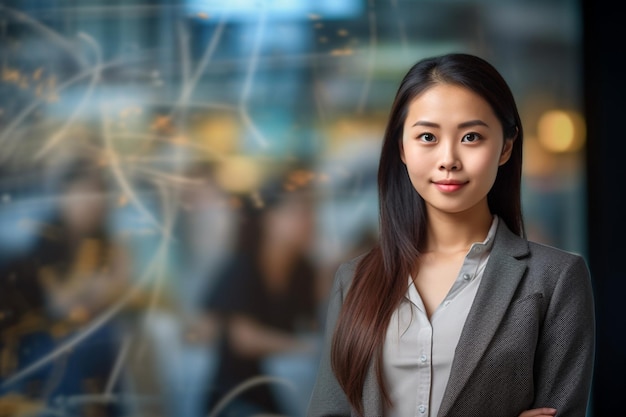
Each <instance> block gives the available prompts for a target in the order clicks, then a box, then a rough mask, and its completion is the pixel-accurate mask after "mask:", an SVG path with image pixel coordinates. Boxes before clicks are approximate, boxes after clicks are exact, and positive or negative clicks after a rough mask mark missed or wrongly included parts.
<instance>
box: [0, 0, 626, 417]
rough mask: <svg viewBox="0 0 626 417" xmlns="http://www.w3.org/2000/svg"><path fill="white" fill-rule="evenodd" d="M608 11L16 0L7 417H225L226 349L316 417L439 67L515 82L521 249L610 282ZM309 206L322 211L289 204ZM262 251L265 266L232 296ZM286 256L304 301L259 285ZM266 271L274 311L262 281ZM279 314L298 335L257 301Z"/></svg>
mask: <svg viewBox="0 0 626 417" xmlns="http://www.w3.org/2000/svg"><path fill="white" fill-rule="evenodd" d="M600 4H601V3H596V4H595V5H591V2H584V1H582V0H552V1H541V0H526V1H514V0H501V1H494V0H439V1H437V0H341V1H335V0H233V1H222V0H171V1H157V0H84V1H81V0H19V1H17V0H16V1H3V2H2V3H1V4H0V59H1V62H0V65H1V68H0V71H1V74H2V77H1V79H0V268H1V269H2V276H1V277H0V285H2V286H3V287H4V288H6V289H7V290H6V291H4V293H3V294H4V295H3V294H0V301H1V302H2V303H3V304H2V305H0V325H1V326H2V327H1V329H2V332H3V338H2V340H1V341H0V347H1V348H2V356H1V358H0V359H1V362H0V394H1V395H2V396H1V397H0V415H4V414H2V412H3V411H2V410H3V409H4V410H13V411H11V412H13V413H14V414H7V415H22V414H23V415H27V414H28V413H31V414H32V413H33V410H39V411H37V412H41V413H44V414H42V415H47V414H45V413H49V414H50V415H61V414H62V413H67V414H66V415H124V416H135V415H137V416H144V415H146V416H148V415H150V416H153V415H154V416H176V417H198V416H200V415H211V414H210V413H211V412H212V411H215V408H220V407H221V406H222V405H224V404H225V403H226V401H224V402H223V403H218V404H217V405H215V404H213V405H211V406H209V405H207V404H206V401H205V399H206V397H207V395H208V393H209V392H212V390H213V388H214V387H215V386H216V385H219V384H220V381H219V380H216V379H215V376H216V375H221V373H220V372H222V371H220V369H221V368H220V366H221V365H223V362H222V360H221V358H222V356H221V355H222V354H223V350H222V349H223V345H222V344H221V343H222V341H223V339H224V337H226V338H228V337H231V336H232V334H235V335H240V336H241V337H235V339H236V340H237V341H239V342H241V345H240V346H239V347H231V349H236V350H237V351H241V352H242V355H244V356H245V355H254V357H255V360H248V359H249V357H248V359H246V363H247V362H250V363H254V365H250V366H255V368H253V369H254V370H255V371H257V372H261V373H262V374H263V376H264V378H258V379H257V380H253V381H251V382H252V384H257V385H265V386H267V387H269V388H270V390H271V392H272V393H273V394H272V395H273V396H274V397H275V402H276V403H278V407H279V408H280V409H281V412H282V413H284V414H286V415H293V416H300V415H303V413H304V409H305V407H306V402H307V399H308V394H309V390H310V387H311V384H312V382H313V378H314V375H315V371H316V360H317V353H318V347H319V339H320V336H321V331H322V330H323V325H324V313H325V301H326V295H327V293H328V289H329V284H330V282H331V280H332V278H333V274H334V271H335V268H336V267H337V265H338V264H339V263H340V262H342V261H344V260H347V259H348V258H350V257H352V256H354V255H356V254H358V253H361V252H363V251H365V250H367V249H368V248H369V247H370V245H371V244H372V242H373V239H374V237H375V235H376V232H377V227H378V219H377V214H378V213H377V210H378V206H377V195H376V169H377V166H376V165H377V158H378V150H379V147H380V141H381V138H382V134H383V129H384V125H385V118H386V116H387V112H388V110H389V106H390V104H391V100H392V99H393V96H394V94H395V89H396V88H397V85H398V83H399V81H400V79H401V77H402V76H403V75H404V73H405V72H406V70H407V69H408V68H409V67H410V66H411V65H412V64H413V63H414V62H415V61H417V60H419V59H420V58H423V57H426V56H429V55H434V54H441V53H445V52H453V51H458V52H470V53H475V54H479V55H481V56H484V57H485V58H487V59H488V60H489V61H491V62H492V63H493V64H494V65H495V66H496V67H497V68H498V69H499V70H500V71H501V72H502V74H503V75H504V76H505V78H506V79H507V80H508V81H509V83H510V86H511V88H512V90H513V92H514V94H515V96H516V99H517V102H518V106H519V110H520V113H521V116H522V120H523V123H524V129H525V136H526V137H525V157H524V158H525V160H524V175H525V176H524V183H523V209H524V213H525V221H526V227H527V232H528V235H529V237H530V238H531V239H533V240H536V241H540V242H543V243H546V244H550V245H554V246H558V247H560V248H563V249H565V250H569V251H573V252H577V253H580V254H582V255H583V256H584V257H585V258H586V259H587V260H588V261H590V263H591V266H592V272H595V271H597V272H598V278H597V279H598V280H600V279H601V278H604V277H603V276H602V275H603V274H610V273H611V272H613V271H612V270H609V269H606V268H604V269H603V267H601V266H598V267H597V268H595V266H596V264H594V260H597V261H596V262H597V265H599V264H601V263H603V259H604V258H603V257H604V256H605V255H606V254H608V253H610V252H607V251H603V248H606V247H607V246H606V245H608V244H609V241H607V240H606V239H605V236H604V235H601V233H606V231H610V230H611V228H612V227H619V224H618V223H611V222H610V221H609V219H610V218H611V217H612V216H617V213H618V212H617V211H612V212H609V211H606V209H603V208H598V204H601V205H602V204H603V205H602V207H604V206H608V205H610V203H609V201H610V200H607V198H609V197H608V196H607V194H606V193H607V192H608V191H606V188H597V189H592V187H595V185H596V182H595V181H594V182H593V183H592V182H590V179H592V180H593V179H594V178H595V180H596V181H597V180H598V177H601V176H603V175H605V174H607V173H608V171H606V170H602V168H601V166H602V163H603V161H604V160H605V158H609V160H611V159H610V158H614V159H612V160H611V161H613V162H612V166H613V167H615V166H619V163H620V161H619V160H617V161H616V160H615V158H617V156H616V155H615V153H612V151H610V150H607V148H606V146H607V145H604V147H602V146H600V147H596V146H595V144H596V143H608V142H609V141H610V140H611V138H610V137H608V136H607V135H608V134H611V133H613V134H615V133H616V132H611V131H610V130H609V129H610V127H609V126H608V125H601V123H600V122H599V120H600V117H605V115H606V114H607V113H606V112H602V111H601V110H600V108H599V107H597V105H599V104H600V105H601V104H602V103H603V100H602V97H603V96H601V95H600V94H601V93H602V91H608V90H611V88H610V87H604V90H597V89H595V88H593V87H590V84H589V83H590V78H589V77H591V76H593V77H595V78H594V79H593V80H592V81H593V82H597V83H598V84H597V85H598V86H603V85H605V84H602V82H607V81H606V78H605V74H610V73H608V72H607V73H605V72H602V71H600V70H599V69H598V66H599V65H607V64H608V63H609V61H608V58H606V56H605V55H602V54H600V53H599V52H598V47H597V43H596V42H608V43H609V44H610V42H609V41H608V40H607V39H605V38H602V34H604V33H606V32H607V31H609V30H612V29H609V28H607V27H604V26H603V23H602V22H603V19H604V18H605V16H608V15H610V13H608V12H603V9H602V8H601V5H600ZM600 16H601V17H600ZM591 19H593V20H591ZM590 21H591V22H592V23H589V22H590ZM590 25H591V26H590ZM590 27H593V29H594V31H593V33H592V32H590V31H589V28H590ZM594 36H596V37H595V38H594ZM606 36H608V35H606ZM592 39H593V40H594V41H592ZM592 56H593V57H594V60H593V62H591V58H590V57H592ZM614 74H615V75H617V76H621V75H619V74H617V73H614ZM594 85H595V84H594ZM607 94H608V93H607ZM605 104H606V103H605ZM611 111H614V112H615V111H616V110H611ZM608 114H611V113H608ZM590 116H594V117H596V118H595V119H590ZM618 118H619V116H618ZM590 127H593V128H594V129H590ZM622 146H623V145H622ZM591 148H593V149H591ZM614 149H616V150H617V148H614ZM592 175H595V177H592ZM91 179H93V181H92V180H91ZM94 186H95V187H94ZM300 193H301V194H302V195H305V201H306V203H305V204H306V205H307V207H308V209H305V208H304V206H303V205H302V204H303V203H302V202H297V201H296V202H294V201H292V200H291V198H292V197H293V196H294V195H296V194H298V195H299V194H300ZM590 196H593V197H594V198H595V200H594V201H596V205H594V206H592V205H590V204H588V201H590ZM284 203H285V204H284ZM603 210H605V211H603ZM614 210H617V209H614ZM276 213H279V214H276ZM592 215H593V216H597V220H593V221H594V222H595V221H598V222H599V223H598V225H599V226H598V227H595V228H592V227H591V226H592V225H591V223H590V218H591V216H592ZM278 218H280V219H282V220H278ZM594 219H595V218H594ZM257 220H258V221H259V223H256V221H257ZM268 230H269V231H270V232H272V233H267V232H268ZM615 230H619V229H615ZM250 240H254V241H255V242H256V243H257V244H255V245H252V247H254V250H256V252H255V255H253V256H256V257H257V258H260V259H261V261H260V262H259V267H258V270H256V269H255V270H254V271H253V272H250V271H248V270H246V271H244V272H243V273H242V274H243V275H245V279H244V278H241V279H242V280H241V282H240V284H238V283H239V281H237V279H238V278H236V272H234V271H239V269H241V268H239V269H238V268H236V266H237V265H238V262H239V263H241V262H244V261H243V260H242V259H240V258H239V255H240V254H241V252H240V251H243V249H241V248H242V247H245V248H246V249H245V250H251V249H250V247H251V246H250V244H249V241H250ZM622 241H623V239H622ZM260 242H263V245H261V244H259V243H260ZM600 242H601V243H600ZM266 244H267V246H264V245H266ZM271 244H277V245H278V246H276V247H280V245H283V247H285V245H286V247H289V248H294V247H296V246H297V247H298V248H301V249H302V251H303V254H298V256H300V255H302V259H303V260H302V261H290V260H284V262H286V263H288V262H298V265H301V266H302V267H303V268H305V269H303V270H306V271H307V272H306V273H304V272H303V273H301V274H295V275H296V278H295V279H296V280H297V279H298V278H299V279H300V280H302V279H306V280H308V281H307V282H292V281H289V280H288V278H286V277H287V276H290V272H282V271H280V270H278V268H271V267H270V268H266V267H265V266H264V265H265V264H267V263H268V262H269V261H265V262H264V261H263V259H270V258H269V257H270V256H273V254H274V253H275V252H276V251H277V249H272V247H270V246H269V245H271ZM287 244H288V245H287ZM242 245H243V246H242ZM621 245H622V246H621V247H622V248H623V243H622V244H621ZM612 250H614V251H617V250H618V248H614V247H613V249H612ZM621 252H622V253H623V251H621ZM613 253H615V252H613ZM263 256H267V257H268V258H263ZM243 259H247V258H243ZM255 259H256V258H255ZM272 259H273V258H272ZM298 259H299V258H298ZM233 260H234V262H233ZM276 262H278V263H280V262H283V260H282V259H280V260H277V261H276ZM305 264H306V267H305V266H304V265H305ZM239 265H241V264H239ZM272 265H274V264H272ZM308 268H311V269H308ZM268 269H269V270H271V271H270V272H268V273H269V274H270V275H271V274H272V273H273V274H274V275H275V276H277V277H278V278H277V279H276V280H275V281H271V280H269V278H268V280H269V282H271V284H269V286H268V287H267V288H266V287H264V286H262V285H261V284H260V283H258V282H257V283H251V282H250V279H251V278H250V277H251V276H256V275H258V276H259V277H262V276H263V274H264V273H265V271H266V270H268ZM275 269H276V270H275ZM292 275H293V274H292ZM272 276H273V275H272ZM283 276H284V277H285V278H284V279H283V278H281V277H283ZM224 277H226V278H224ZM302 277H305V278H302ZM594 279H595V275H594ZM42 282H44V284H42ZM611 282H612V281H611V278H610V277H609V278H604V281H602V283H601V284H602V285H599V286H598V291H599V293H600V294H602V295H603V294H609V293H610V290H608V288H609V285H610V283H611ZM605 284H606V285H605ZM237 285H240V286H237ZM621 285H623V284H621ZM226 288H227V289H226ZM249 288H257V290H258V292H255V293H254V294H249V293H246V289H249ZM220 291H223V292H220ZM281 291H282V292H281ZM289 291H299V292H298V294H297V295H298V297H299V296H301V295H302V298H298V300H300V302H299V303H295V304H294V303H293V302H289V300H290V299H293V298H295V295H296V294H294V293H289ZM225 294H228V295H229V296H233V297H235V298H233V300H230V299H227V298H226V295H225ZM277 294H278V295H277ZM279 295H280V296H279ZM265 296H267V297H268V300H267V301H266V302H267V303H270V304H272V305H275V306H276V309H279V307H280V308H284V309H285V310H284V311H285V314H286V315H291V316H293V317H290V319H292V320H281V318H280V317H277V316H280V314H276V313H275V312H266V311H264V310H263V309H261V310H260V312H258V306H254V307H251V306H250V305H249V304H246V303H245V302H243V301H242V300H251V301H250V303H252V302H259V303H260V302H261V301H259V297H265ZM272 297H273V298H272ZM235 300H236V301H235ZM274 303H275V304H274ZM280 303H285V304H284V307H281V306H283V304H280ZM296 304H297V305H296ZM214 305H220V306H221V307H220V309H219V311H218V310H215V311H213V310H212V308H213V306H214ZM235 306H237V307H241V310H235ZM307 306H308V307H307ZM226 310H227V311H228V314H229V316H228V317H230V318H232V317H231V316H232V315H234V316H235V318H239V319H241V320H234V319H232V320H231V319H230V318H229V319H228V320H225V319H224V317H225V316H224V314H225V313H224V311H226ZM255 312H256V313H255ZM261 313H267V316H268V317H267V318H263V319H261V318H260V317H259V315H260V314H261ZM613 314H615V310H602V311H601V313H600V315H599V318H600V319H605V318H606V317H607V316H611V317H613V316H612V315H613ZM263 315H265V314H263ZM266 319H267V322H264V321H263V320H266ZM230 326H233V328H234V326H239V327H237V329H240V330H237V331H234V330H233V329H231V328H230ZM273 326H274V327H275V328H274V327H273ZM599 329H600V330H603V329H604V327H603V326H602V325H600V326H599ZM263 330H270V331H269V332H268V334H266V335H263V334H262V331H263ZM623 334H624V333H622V335H623ZM255 336H256V337H257V338H256V339H255ZM600 337H601V336H600ZM621 338H622V340H623V336H621ZM251 339H252V340H263V341H267V343H266V345H264V344H263V343H261V342H258V343H256V342H254V341H253V342H252V343H250V341H251ZM281 341H282V343H281ZM257 344H258V345H259V346H257ZM260 345H263V346H264V347H266V349H261V347H260ZM614 346H623V344H622V345H612V344H611V343H605V342H604V340H603V339H601V340H600V344H599V347H600V349H604V348H605V347H606V349H607V350H606V351H607V352H612V351H615V352H620V350H619V349H621V348H619V347H617V348H615V347H614ZM255 348H256V349H255ZM610 349H614V350H610ZM601 352H604V350H601ZM618 355H619V353H618ZM615 361H617V362H618V364H621V369H622V370H623V369H624V366H623V362H624V358H623V354H622V357H621V358H620V357H618V358H615ZM96 362H97V363H96ZM85 364H90V365H89V366H88V365H85ZM605 369H606V368H604V367H603V365H602V364H600V365H599V366H598V370H599V372H601V375H603V376H604V375H605V374H604V373H602V372H608V371H606V370H605ZM79 370H80V371H79ZM233 372H235V371H233ZM237 372H239V371H237ZM242 372H243V371H242ZM244 373H245V372H244ZM240 382H241V383H242V384H244V383H245V381H240ZM248 382H250V381H248ZM596 386H597V387H602V388H603V392H605V393H606V392H613V391H611V390H613V389H615V387H614V385H611V384H608V383H607V382H604V381H603V380H598V382H596ZM622 387H623V385H622ZM257 388H258V387H257ZM250 389H251V390H252V389H255V387H253V388H250ZM615 392H617V391H615ZM222 394H223V393H222ZM606 397H607V395H605V396H604V397H603V400H602V401H597V403H598V404H596V401H593V402H592V407H591V410H589V414H590V415H598V416H602V415H604V414H602V413H600V412H599V411H598V412H594V411H595V410H603V408H601V407H607V406H608V404H610V400H605V399H604V398H606ZM594 398H596V399H597V398H598V397H597V396H595V397H594ZM600 402H602V404H599V403H600ZM20 413H22V414H20ZM55 413H57V414H55ZM29 415H30V414H29ZM214 415H217V414H214Z"/></svg>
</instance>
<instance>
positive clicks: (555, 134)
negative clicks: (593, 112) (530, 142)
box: [537, 110, 585, 153]
mask: <svg viewBox="0 0 626 417" xmlns="http://www.w3.org/2000/svg"><path fill="white" fill-rule="evenodd" d="M537 134H538V139H539V143H541V146H543V147H544V148H545V149H546V150H548V151H551V152H556V153H562V152H575V151H578V150H580V149H581V148H582V146H583V145H584V143H585V122H584V120H583V118H582V116H581V115H580V114H578V113H576V112H568V111H563V110H550V111H547V112H546V113H544V114H543V115H542V116H541V117H540V118H539V122H538V125H537Z"/></svg>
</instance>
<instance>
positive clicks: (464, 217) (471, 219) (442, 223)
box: [424, 209, 493, 253]
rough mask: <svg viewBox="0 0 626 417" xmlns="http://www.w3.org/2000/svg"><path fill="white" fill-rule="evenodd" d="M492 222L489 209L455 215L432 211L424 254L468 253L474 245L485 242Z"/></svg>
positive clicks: (429, 217)
mask: <svg viewBox="0 0 626 417" xmlns="http://www.w3.org/2000/svg"><path fill="white" fill-rule="evenodd" d="M492 221H493V216H492V215H491V213H490V212H489V210H488V209H487V210H480V211H471V212H464V213H454V214H450V213H442V212H433V211H432V210H431V211H430V212H429V213H428V227H427V232H426V246H425V248H424V249H425V250H424V252H426V253H428V252H440V253H454V252H467V251H468V250H469V248H470V247H471V245H472V243H475V242H482V241H483V240H485V238H486V237H487V234H488V233H489V228H490V227H491V223H492Z"/></svg>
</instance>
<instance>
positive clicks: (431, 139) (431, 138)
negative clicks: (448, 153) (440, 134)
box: [418, 133, 436, 143]
mask: <svg viewBox="0 0 626 417" xmlns="http://www.w3.org/2000/svg"><path fill="white" fill-rule="evenodd" d="M418 138H419V139H421V140H422V141H424V142H429V143H430V142H434V141H435V140H436V139H435V135H432V134H430V133H422V134H421V135H419V136H418Z"/></svg>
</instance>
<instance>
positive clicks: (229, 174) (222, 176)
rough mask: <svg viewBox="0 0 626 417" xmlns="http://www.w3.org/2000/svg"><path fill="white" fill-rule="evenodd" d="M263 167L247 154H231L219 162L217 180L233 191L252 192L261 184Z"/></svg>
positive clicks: (226, 188)
mask: <svg viewBox="0 0 626 417" xmlns="http://www.w3.org/2000/svg"><path fill="white" fill-rule="evenodd" d="M261 174H262V173H261V168H260V167H259V165H258V164H257V163H255V161H254V160H252V159H251V158H249V157H246V156H230V157H227V158H225V159H223V160H222V162H221V163H220V164H219V166H218V168H217V170H216V173H215V180H216V181H217V182H218V184H219V185H221V186H222V187H223V188H224V189H225V190H227V191H230V192H233V193H250V192H252V191H253V190H255V189H257V188H258V187H259V186H260V185H261Z"/></svg>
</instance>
